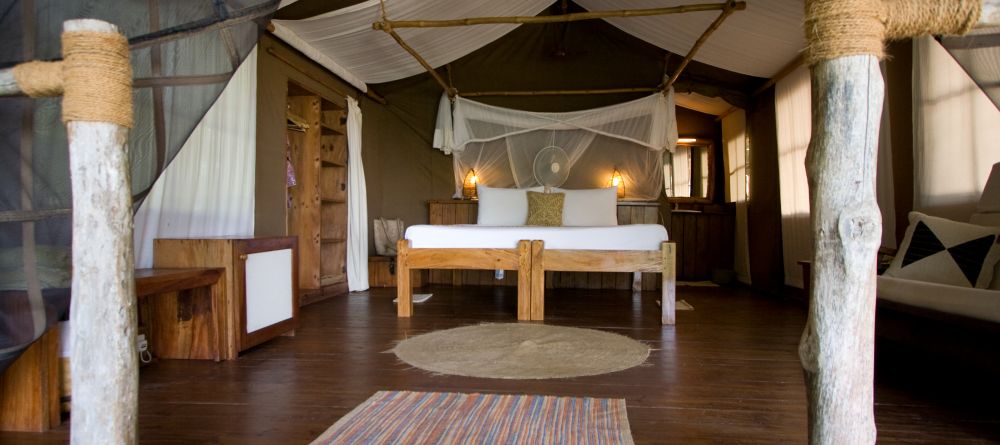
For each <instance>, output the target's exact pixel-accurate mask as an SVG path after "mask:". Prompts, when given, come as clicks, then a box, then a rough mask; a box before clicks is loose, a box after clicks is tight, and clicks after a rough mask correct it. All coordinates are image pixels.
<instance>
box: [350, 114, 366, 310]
mask: <svg viewBox="0 0 1000 445" xmlns="http://www.w3.org/2000/svg"><path fill="white" fill-rule="evenodd" d="M347 183H348V184H347V289H348V290H350V291H351V292H354V291H360V290H365V289H368V191H367V186H366V185H365V169H364V165H363V164H362V163H361V108H360V107H358V101H357V100H355V99H354V98H353V97H350V96H348V97H347Z"/></svg>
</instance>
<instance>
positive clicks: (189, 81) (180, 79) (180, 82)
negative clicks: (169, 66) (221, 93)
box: [132, 73, 233, 88]
mask: <svg viewBox="0 0 1000 445" xmlns="http://www.w3.org/2000/svg"><path fill="white" fill-rule="evenodd" d="M232 76H233V73H221V74H208V75H203V76H169V77H140V78H137V79H133V80H132V88H157V87H176V86H185V85H208V84H213V83H226V82H228V81H229V78H231V77H232Z"/></svg>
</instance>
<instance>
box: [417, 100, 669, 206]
mask: <svg viewBox="0 0 1000 445" xmlns="http://www.w3.org/2000/svg"><path fill="white" fill-rule="evenodd" d="M673 96H674V95H673V90H671V91H669V92H668V93H667V94H666V95H664V94H661V93H654V94H652V95H650V96H647V97H645V98H641V99H636V100H633V101H629V102H625V103H622V104H617V105H611V106H607V107H601V108H595V109H590V110H583V111H572V112H565V113H542V112H532V111H522V110H513V109H510V108H502V107H497V106H492V105H486V104H484V103H480V102H476V101H473V100H469V99H465V98H462V97H457V98H455V99H454V103H450V102H449V99H448V97H447V96H445V95H442V96H441V102H440V106H439V108H438V109H439V112H438V120H437V125H436V130H435V137H434V142H435V148H439V149H441V150H442V151H443V152H445V153H446V154H451V155H452V156H453V162H454V173H455V196H456V197H461V192H462V182H463V180H464V178H465V175H466V173H467V172H468V171H469V170H470V169H474V170H475V171H476V174H477V175H478V176H479V181H480V183H482V184H484V185H488V186H490V187H519V188H524V187H532V186H535V185H539V184H538V182H537V181H536V180H535V178H534V174H533V171H532V166H533V162H534V159H535V155H536V154H537V153H538V152H539V151H540V150H541V149H543V148H545V147H548V146H557V147H560V148H562V149H563V150H564V151H565V152H566V154H567V156H568V157H569V169H570V173H569V179H567V181H566V183H565V184H563V187H564V188H569V189H579V188H596V187H606V186H608V182H609V180H610V179H611V175H612V172H613V171H614V170H615V169H617V170H618V171H619V172H620V173H621V174H622V177H623V180H624V182H625V197H626V198H627V199H642V200H654V199H657V198H658V197H659V196H660V193H661V192H662V189H663V167H662V157H663V151H664V150H670V151H673V150H674V145H675V144H676V143H677V119H676V115H675V110H674V97H673Z"/></svg>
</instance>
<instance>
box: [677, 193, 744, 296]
mask: <svg viewBox="0 0 1000 445" xmlns="http://www.w3.org/2000/svg"><path fill="white" fill-rule="evenodd" d="M689 207H696V209H692V210H674V211H672V212H670V225H669V227H668V230H667V231H668V233H670V238H671V239H673V240H675V241H676V242H677V277H678V279H681V280H688V281H696V280H710V279H712V278H713V277H712V274H713V272H714V271H715V270H717V269H720V270H732V269H733V255H734V253H733V252H734V247H733V245H734V241H733V237H734V236H735V224H736V223H735V215H736V213H735V207H734V205H733V204H701V205H697V206H689Z"/></svg>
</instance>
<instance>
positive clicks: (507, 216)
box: [476, 184, 533, 226]
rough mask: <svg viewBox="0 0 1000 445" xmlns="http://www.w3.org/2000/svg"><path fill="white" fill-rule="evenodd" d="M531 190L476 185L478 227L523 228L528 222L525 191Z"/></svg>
mask: <svg viewBox="0 0 1000 445" xmlns="http://www.w3.org/2000/svg"><path fill="white" fill-rule="evenodd" d="M528 190H533V189H505V188H494V187H487V186H485V185H482V184H477V185H476V193H477V194H478V195H479V216H478V218H477V219H476V224H478V225H480V226H523V225H524V223H525V222H527V221H528V195H527V191H528Z"/></svg>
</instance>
